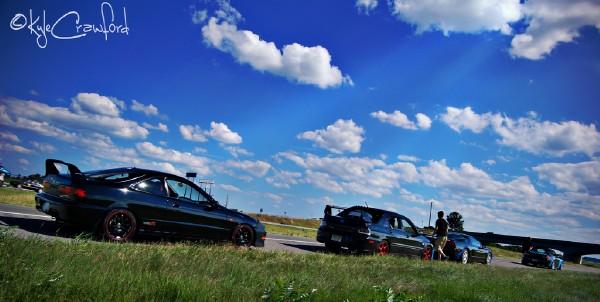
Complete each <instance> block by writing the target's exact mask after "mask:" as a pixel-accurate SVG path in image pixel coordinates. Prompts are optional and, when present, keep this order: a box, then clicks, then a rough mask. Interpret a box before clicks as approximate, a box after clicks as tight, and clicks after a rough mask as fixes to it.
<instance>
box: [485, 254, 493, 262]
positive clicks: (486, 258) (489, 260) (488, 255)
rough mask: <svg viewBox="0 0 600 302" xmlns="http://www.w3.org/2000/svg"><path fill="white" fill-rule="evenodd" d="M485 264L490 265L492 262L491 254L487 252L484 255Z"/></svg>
mask: <svg viewBox="0 0 600 302" xmlns="http://www.w3.org/2000/svg"><path fill="white" fill-rule="evenodd" d="M485 264H487V265H490V264H492V254H490V253H488V254H487V257H485Z"/></svg>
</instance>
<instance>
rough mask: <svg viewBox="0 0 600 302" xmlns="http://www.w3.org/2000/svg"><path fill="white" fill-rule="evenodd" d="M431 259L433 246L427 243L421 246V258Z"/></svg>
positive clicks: (424, 259)
mask: <svg viewBox="0 0 600 302" xmlns="http://www.w3.org/2000/svg"><path fill="white" fill-rule="evenodd" d="M431 259H433V247H432V246H431V245H428V246H426V247H424V248H423V253H422V254H421V260H423V261H429V260H431Z"/></svg>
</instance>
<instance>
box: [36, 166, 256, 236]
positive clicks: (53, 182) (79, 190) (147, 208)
mask: <svg viewBox="0 0 600 302" xmlns="http://www.w3.org/2000/svg"><path fill="white" fill-rule="evenodd" d="M61 172H63V173H61ZM43 187H44V188H43V190H42V192H41V193H38V194H37V195H36V197H35V202H36V208H37V209H38V210H40V211H42V212H44V213H47V214H49V215H51V216H53V217H55V218H56V220H57V221H59V222H65V223H68V224H72V225H76V226H80V227H84V228H88V229H91V230H92V231H95V232H98V233H100V234H102V235H103V236H104V237H105V238H107V239H108V240H111V241H127V240H131V239H132V238H133V237H134V236H136V235H138V234H140V235H142V234H143V235H156V236H160V237H176V238H186V239H209V240H215V241H222V240H228V241H232V242H233V243H234V244H236V245H242V246H250V245H253V246H260V247H262V246H264V242H265V238H266V232H265V227H264V225H263V224H262V223H260V222H259V221H258V220H256V219H254V218H252V217H250V216H248V215H244V214H242V213H240V212H237V211H234V210H230V209H227V208H225V207H223V206H221V205H219V203H218V202H217V201H216V200H215V199H214V198H213V197H212V196H211V195H209V194H207V193H206V192H205V191H204V190H202V189H201V188H200V187H198V186H197V185H196V184H194V183H193V182H192V181H189V180H187V179H185V178H182V177H179V176H175V175H172V174H168V173H163V172H158V171H152V170H144V169H138V168H117V169H110V170H99V171H90V172H81V171H80V170H79V169H78V168H77V167H76V166H74V165H72V164H69V163H65V162H63V161H60V160H54V159H48V160H46V175H45V177H44V182H43Z"/></svg>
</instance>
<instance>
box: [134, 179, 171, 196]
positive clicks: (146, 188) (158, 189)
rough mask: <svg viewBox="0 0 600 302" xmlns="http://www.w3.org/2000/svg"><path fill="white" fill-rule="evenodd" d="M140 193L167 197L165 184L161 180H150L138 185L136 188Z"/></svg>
mask: <svg viewBox="0 0 600 302" xmlns="http://www.w3.org/2000/svg"><path fill="white" fill-rule="evenodd" d="M134 188H135V189H137V190H138V191H142V192H146V193H150V194H154V195H159V196H167V194H166V192H165V186H164V184H163V181H162V179H160V178H156V177H153V178H149V179H146V180H144V181H142V182H139V183H137V184H136V185H135V186H134Z"/></svg>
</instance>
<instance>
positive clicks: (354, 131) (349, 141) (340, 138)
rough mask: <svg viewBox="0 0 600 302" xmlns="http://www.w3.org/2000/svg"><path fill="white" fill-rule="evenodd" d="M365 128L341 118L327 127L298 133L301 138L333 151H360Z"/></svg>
mask: <svg viewBox="0 0 600 302" xmlns="http://www.w3.org/2000/svg"><path fill="white" fill-rule="evenodd" d="M364 133H365V130H364V129H363V128H362V127H360V126H358V125H356V124H355V123H354V121H352V120H343V119H339V120H337V121H336V122H335V123H333V124H331V125H329V126H327V127H326V128H325V129H318V130H315V131H306V132H303V133H300V134H298V138H299V139H305V140H310V141H313V142H314V143H315V144H316V145H317V146H319V147H321V148H324V149H326V150H329V151H331V152H333V153H344V152H351V153H358V152H360V147H361V144H362V142H363V140H364V139H365V138H364V136H363V134H364Z"/></svg>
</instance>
